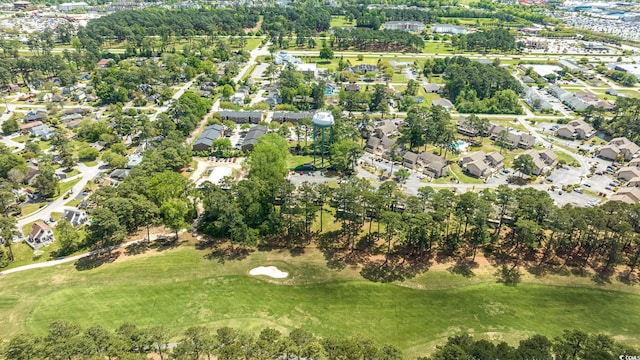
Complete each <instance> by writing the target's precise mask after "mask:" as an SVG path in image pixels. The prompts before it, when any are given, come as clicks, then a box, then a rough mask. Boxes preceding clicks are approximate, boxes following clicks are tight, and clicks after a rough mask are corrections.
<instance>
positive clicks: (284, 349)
mask: <svg viewBox="0 0 640 360" xmlns="http://www.w3.org/2000/svg"><path fill="white" fill-rule="evenodd" d="M174 338H179V340H178V341H177V342H176V343H171V341H172V339H174ZM634 351H636V350H635V349H633V348H631V347H628V346H625V345H622V344H620V343H618V342H616V341H615V340H613V339H612V338H611V337H610V336H607V335H601V334H587V333H584V332H582V331H578V330H572V331H565V332H564V333H563V334H562V335H561V336H557V337H555V338H553V339H548V338H547V337H545V336H543V335H533V336H531V337H529V338H527V339H524V340H522V341H520V343H519V345H518V346H517V347H513V346H511V345H509V344H507V343H505V342H500V343H498V344H497V345H496V344H494V343H493V342H491V341H487V340H475V339H474V338H473V337H471V336H470V335H468V334H462V335H456V336H452V337H449V338H448V339H447V342H446V343H445V344H444V345H441V346H438V347H437V350H436V351H435V352H434V353H433V354H432V355H431V356H429V357H420V358H418V359H419V360H448V359H455V360H458V359H505V360H511V359H514V360H515V359H551V358H553V357H554V355H555V357H557V358H561V359H576V360H582V359H593V358H598V359H603V360H609V359H611V360H613V359H618V358H619V356H620V355H633V354H634ZM150 354H155V355H156V356H159V357H160V359H184V360H186V359H202V358H205V357H206V358H211V357H212V356H214V357H215V358H217V359H220V360H232V359H280V358H307V359H317V360H327V359H363V358H366V359H378V360H401V359H403V356H402V352H401V351H400V350H399V349H398V348H396V347H395V346H393V345H380V344H378V343H377V342H376V341H374V340H372V339H371V338H369V337H367V336H362V335H356V336H351V337H338V336H328V337H319V336H316V335H314V334H313V333H311V332H309V331H307V330H305V329H302V328H296V329H293V330H291V331H290V332H289V334H288V335H287V334H283V333H282V332H280V331H279V330H276V329H273V328H265V329H262V330H261V331H260V333H259V334H257V335H256V334H253V333H250V332H246V331H243V330H239V329H235V328H231V327H222V328H219V329H216V330H215V331H213V332H212V331H211V330H210V329H209V328H206V327H203V326H193V327H190V328H187V329H186V330H185V331H184V332H183V333H181V334H178V333H174V332H173V331H171V330H170V329H168V328H167V327H165V326H162V325H160V326H152V327H147V328H142V327H138V326H136V325H134V324H129V323H126V324H123V325H121V326H120V327H118V328H117V329H115V331H110V330H108V329H105V328H104V327H102V326H100V325H95V326H92V327H89V328H86V329H83V328H82V327H80V326H79V325H77V324H74V323H71V322H68V321H64V320H58V321H55V322H53V323H51V324H50V325H49V328H48V331H47V334H46V335H45V336H35V335H32V334H18V335H16V336H14V337H12V338H11V339H9V341H8V342H7V343H6V344H5V346H4V348H3V351H2V355H3V357H4V358H5V359H7V360H22V359H50V358H65V359H66V358H88V357H95V358H99V357H100V358H103V357H107V358H120V359H123V358H126V359H146V358H147V356H148V355H150Z"/></svg>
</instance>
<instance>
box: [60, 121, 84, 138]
mask: <svg viewBox="0 0 640 360" xmlns="http://www.w3.org/2000/svg"><path fill="white" fill-rule="evenodd" d="M81 123H82V119H78V120H73V121H69V122H67V123H65V124H64V125H65V127H66V128H67V129H69V130H73V129H75V128H77V127H78V126H79V125H80V124H81ZM71 135H75V134H74V133H71Z"/></svg>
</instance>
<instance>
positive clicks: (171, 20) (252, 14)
mask: <svg viewBox="0 0 640 360" xmlns="http://www.w3.org/2000/svg"><path fill="white" fill-rule="evenodd" d="M259 13H260V12H259V10H258V9H256V8H241V9H215V10H202V9H199V10H166V9H146V10H131V11H117V12H115V13H113V14H110V15H107V16H103V17H100V18H98V19H93V20H91V21H90V22H89V23H88V24H87V26H86V27H84V28H81V29H80V30H79V31H78V37H79V38H80V40H81V41H82V40H83V39H86V38H89V39H92V40H94V41H97V42H98V43H99V44H102V43H103V42H105V41H110V40H115V41H118V42H120V41H123V40H125V39H134V38H136V37H142V38H144V37H145V36H159V37H169V36H172V35H173V36H181V37H185V36H193V35H211V34H213V35H238V34H244V31H243V30H244V29H248V28H253V27H255V26H256V24H257V22H258V19H259Z"/></svg>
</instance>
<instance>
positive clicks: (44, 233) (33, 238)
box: [27, 221, 53, 249]
mask: <svg viewBox="0 0 640 360" xmlns="http://www.w3.org/2000/svg"><path fill="white" fill-rule="evenodd" d="M52 242H53V231H52V230H51V227H49V225H47V224H45V223H44V222H42V221H38V222H36V223H35V224H33V225H32V226H31V232H30V233H29V236H28V237H27V243H28V244H29V245H31V247H32V248H34V249H37V248H39V247H42V246H45V245H49V244H50V243H52Z"/></svg>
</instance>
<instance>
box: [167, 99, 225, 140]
mask: <svg viewBox="0 0 640 360" xmlns="http://www.w3.org/2000/svg"><path fill="white" fill-rule="evenodd" d="M212 105H213V102H212V101H211V100H209V99H205V98H203V97H200V96H198V95H197V94H194V93H192V92H190V91H187V92H185V93H184V94H182V96H180V98H178V100H176V101H175V103H174V104H173V105H171V108H170V109H169V110H168V111H167V116H169V117H170V118H171V120H173V122H174V123H175V124H176V129H177V130H179V131H180V132H182V134H183V135H185V136H187V135H189V134H190V133H191V132H192V131H193V130H194V129H195V128H196V126H197V125H198V123H200V121H201V120H202V118H203V117H204V116H205V115H206V114H207V113H208V112H209V109H210V108H211V106H212ZM160 116H162V114H161V115H160Z"/></svg>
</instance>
